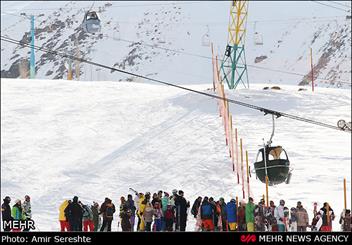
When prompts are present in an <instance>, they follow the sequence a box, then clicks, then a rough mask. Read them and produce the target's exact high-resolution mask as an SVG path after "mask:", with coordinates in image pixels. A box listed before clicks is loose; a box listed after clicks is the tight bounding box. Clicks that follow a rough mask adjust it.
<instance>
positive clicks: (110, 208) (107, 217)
mask: <svg viewBox="0 0 352 245" xmlns="http://www.w3.org/2000/svg"><path fill="white" fill-rule="evenodd" d="M115 212H116V209H115V205H114V204H113V203H112V200H111V199H109V198H107V197H106V198H105V201H104V203H103V204H102V205H101V207H100V212H99V214H103V224H102V226H101V228H100V231H104V230H105V227H107V231H111V223H112V221H113V219H114V213H115Z"/></svg>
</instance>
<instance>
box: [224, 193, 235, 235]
mask: <svg viewBox="0 0 352 245" xmlns="http://www.w3.org/2000/svg"><path fill="white" fill-rule="evenodd" d="M226 213H227V223H228V226H229V230H230V231H236V230H237V207H236V200H235V199H233V198H232V199H231V201H230V202H228V203H227V204H226Z"/></svg>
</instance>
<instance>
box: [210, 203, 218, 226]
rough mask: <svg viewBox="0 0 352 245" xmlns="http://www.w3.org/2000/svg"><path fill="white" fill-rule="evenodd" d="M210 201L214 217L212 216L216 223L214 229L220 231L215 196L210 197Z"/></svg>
mask: <svg viewBox="0 0 352 245" xmlns="http://www.w3.org/2000/svg"><path fill="white" fill-rule="evenodd" d="M209 203H210V205H211V207H212V209H213V217H212V220H213V224H214V231H218V220H219V219H218V216H219V215H218V213H217V210H216V203H215V201H214V198H213V197H210V198H209Z"/></svg>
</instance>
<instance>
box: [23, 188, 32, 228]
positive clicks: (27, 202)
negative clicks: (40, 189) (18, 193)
mask: <svg viewBox="0 0 352 245" xmlns="http://www.w3.org/2000/svg"><path fill="white" fill-rule="evenodd" d="M22 208H23V215H24V219H25V220H27V221H28V220H32V208H31V198H30V197H29V196H28V195H26V196H25V197H24V201H23V204H22ZM29 230H30V229H29V228H25V229H23V231H29Z"/></svg>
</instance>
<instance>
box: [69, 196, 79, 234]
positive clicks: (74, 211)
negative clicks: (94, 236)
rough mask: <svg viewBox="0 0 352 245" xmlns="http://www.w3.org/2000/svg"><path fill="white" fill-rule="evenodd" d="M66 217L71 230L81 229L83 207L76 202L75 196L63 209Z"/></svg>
mask: <svg viewBox="0 0 352 245" xmlns="http://www.w3.org/2000/svg"><path fill="white" fill-rule="evenodd" d="M64 212H65V214H66V217H68V222H69V223H70V229H71V231H82V218H83V208H82V206H81V205H80V204H79V203H78V197H77V196H75V197H73V199H72V202H71V203H69V205H68V206H67V207H66V209H65V211H64Z"/></svg>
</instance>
